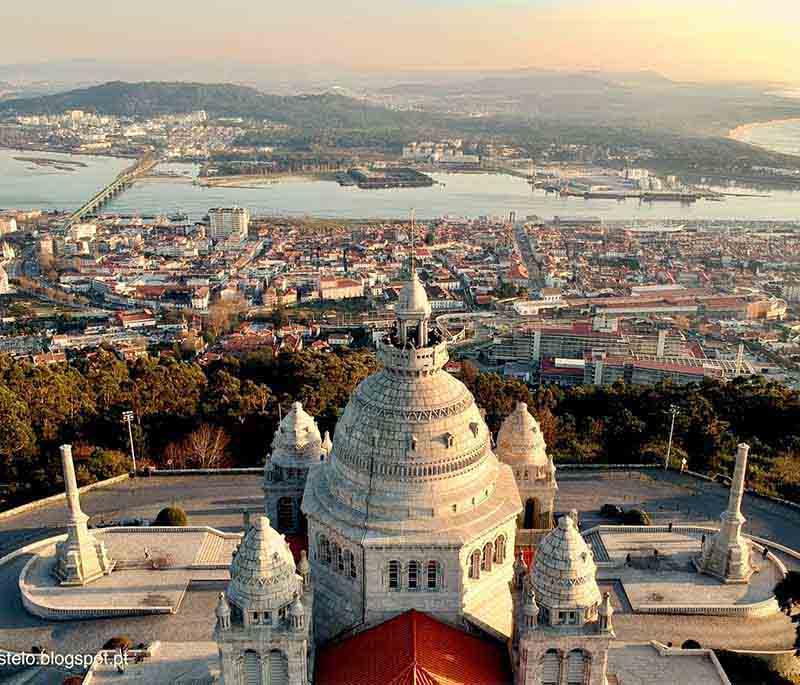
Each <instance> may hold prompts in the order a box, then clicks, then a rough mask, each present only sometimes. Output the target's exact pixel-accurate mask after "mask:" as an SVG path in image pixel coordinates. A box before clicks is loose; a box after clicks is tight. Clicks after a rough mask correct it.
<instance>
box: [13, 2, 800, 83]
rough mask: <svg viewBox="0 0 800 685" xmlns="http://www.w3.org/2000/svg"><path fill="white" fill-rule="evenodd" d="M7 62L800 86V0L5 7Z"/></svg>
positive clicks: (33, 4)
mask: <svg viewBox="0 0 800 685" xmlns="http://www.w3.org/2000/svg"><path fill="white" fill-rule="evenodd" d="M0 26H2V27H3V28H4V29H5V30H4V31H3V32H2V41H0V63H5V64H11V63H21V62H30V61H42V60H50V59H63V58H99V59H109V60H114V61H121V60H122V61H129V60H131V61H148V62H151V61H159V60H178V59H193V60H195V59H196V60H204V61H205V60H209V59H212V60H213V59H221V58H224V59H229V60H238V61H246V62H252V63H259V64H261V63H270V64H307V65H324V64H336V65H340V66H346V67H356V68H361V69H374V70H382V69H400V68H402V69H407V68H413V69H416V68H423V69H424V68H434V67H447V68H486V69H490V68H491V69H494V68H518V67H546V68H581V69H589V68H602V69H624V70H631V69H633V70H639V69H656V70H658V71H661V72H662V73H664V74H665V75H667V76H670V77H673V78H679V79H691V80H702V79H717V78H721V79H739V78H746V79H752V78H757V79H768V80H776V81H793V82H800V0H691V1H690V0H293V1H291V2H283V1H281V0H127V1H125V2H123V1H122V0H114V1H113V2H108V0H71V1H68V2H65V1H64V0H28V1H27V2H19V1H16V2H13V1H11V0H8V1H5V2H0Z"/></svg>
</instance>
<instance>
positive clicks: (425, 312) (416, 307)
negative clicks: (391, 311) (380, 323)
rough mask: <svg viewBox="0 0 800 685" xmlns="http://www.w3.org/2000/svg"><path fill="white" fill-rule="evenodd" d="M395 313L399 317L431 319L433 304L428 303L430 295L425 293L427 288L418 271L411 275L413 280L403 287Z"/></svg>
mask: <svg viewBox="0 0 800 685" xmlns="http://www.w3.org/2000/svg"><path fill="white" fill-rule="evenodd" d="M395 312H396V313H397V315H398V316H403V315H405V316H409V315H417V316H423V317H429V316H430V315H431V303H430V302H429V301H428V294H427V293H426V292H425V286H424V285H422V282H421V281H420V280H419V276H417V272H416V271H415V272H413V273H412V274H411V279H410V280H408V281H406V283H405V284H404V285H403V288H402V290H401V291H400V295H399V296H398V298H397V305H396V306H395Z"/></svg>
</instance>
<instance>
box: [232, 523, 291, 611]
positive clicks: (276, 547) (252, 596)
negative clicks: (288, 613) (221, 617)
mask: <svg viewBox="0 0 800 685" xmlns="http://www.w3.org/2000/svg"><path fill="white" fill-rule="evenodd" d="M300 583H301V581H300V578H299V577H298V576H297V574H296V572H295V565H294V558H293V557H292V552H291V551H290V550H289V545H287V544H286V540H284V538H283V536H282V535H280V534H279V533H278V532H277V531H276V530H275V529H274V528H272V527H271V526H270V525H269V519H268V518H267V517H266V516H260V517H259V518H257V519H256V520H255V522H254V524H253V526H252V527H251V528H250V530H248V531H247V533H246V534H245V536H244V540H242V544H241V545H239V549H238V550H237V552H236V556H235V557H234V558H233V562H232V563H231V582H230V583H229V585H228V599H229V600H230V601H231V602H233V603H234V604H235V605H236V606H238V607H239V608H240V609H242V610H244V611H269V610H276V609H279V608H280V607H283V606H286V605H287V604H288V603H289V602H291V600H292V597H293V596H294V595H295V593H296V592H298V591H299V590H300Z"/></svg>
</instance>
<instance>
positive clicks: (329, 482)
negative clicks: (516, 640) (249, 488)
mask: <svg viewBox="0 0 800 685" xmlns="http://www.w3.org/2000/svg"><path fill="white" fill-rule="evenodd" d="M396 319H397V320H396V321H395V325H394V327H393V328H392V330H391V331H390V332H389V333H388V334H387V335H385V337H384V338H383V339H382V340H380V341H378V343H377V357H378V360H379V362H380V363H381V365H382V368H381V369H380V370H379V371H378V372H377V373H374V374H373V375H371V376H369V377H368V378H366V379H365V380H363V381H362V382H361V383H360V384H359V385H358V387H357V388H356V389H355V391H354V392H353V394H352V396H351V397H350V401H349V402H348V404H347V406H346V407H345V409H344V411H343V413H342V415H341V416H340V418H339V420H338V422H337V424H336V431H335V433H334V436H333V447H332V449H331V452H330V455H329V457H328V458H327V459H326V460H325V461H324V462H323V463H321V464H320V465H319V466H318V467H317V468H314V469H310V470H309V472H308V480H307V484H306V488H305V492H304V495H303V505H302V510H303V512H304V513H305V515H306V516H307V519H308V530H309V548H310V555H309V557H310V561H311V564H312V570H313V573H312V576H313V577H314V583H315V586H314V587H315V602H317V600H319V601H318V603H316V604H315V613H314V621H315V630H316V631H317V634H318V635H321V636H323V639H328V638H330V637H333V636H335V635H337V634H339V633H341V632H342V631H343V630H346V629H349V628H352V627H353V626H355V625H359V624H362V623H370V622H375V621H381V620H385V619H386V618H389V617H391V616H393V615H397V614H398V613H402V612H403V611H405V610H407V609H412V608H413V609H417V610H420V611H423V610H424V611H428V612H432V613H433V614H435V615H436V616H437V617H439V618H441V619H442V620H446V621H449V622H452V623H455V624H460V623H461V622H462V621H463V616H465V615H469V616H472V617H474V618H475V619H476V620H478V621H480V623H481V624H482V625H490V626H492V627H493V629H495V630H497V631H498V632H499V633H501V634H504V635H510V634H511V622H510V616H511V594H510V592H509V582H510V581H511V576H512V573H513V569H512V563H511V559H513V555H509V554H507V553H506V550H507V548H509V547H511V545H512V544H513V540H514V535H515V531H516V517H517V515H518V514H519V512H520V511H521V510H522V503H521V501H520V497H519V491H518V489H517V486H516V483H515V481H514V474H513V472H512V471H511V468H510V467H509V466H508V465H506V464H502V463H500V461H498V459H497V457H496V456H495V455H494V453H493V452H492V447H491V434H490V433H489V430H488V428H487V427H486V423H485V422H484V420H483V417H482V416H481V412H480V410H479V409H478V407H477V406H476V404H475V399H474V398H473V396H472V394H471V393H470V392H469V390H468V389H467V388H466V386H465V385H464V384H463V383H462V382H461V381H459V380H458V379H456V378H454V377H453V376H451V375H450V374H449V373H447V371H445V369H444V367H445V364H446V363H447V361H448V359H449V357H448V354H447V346H446V343H445V342H444V341H443V340H442V336H441V335H440V333H439V331H438V330H437V329H436V327H435V326H431V322H430V304H429V303H428V299H427V296H426V294H425V290H424V288H423V286H422V284H421V283H420V282H419V280H418V279H417V277H416V273H415V272H414V270H413V264H412V272H411V279H410V281H409V282H408V283H406V284H405V286H404V288H403V293H402V295H401V298H400V302H399V304H398V306H397V309H396ZM423 569H424V579H423V577H422V576H421V573H422V570H423ZM423 581H424V583H423ZM423 584H424V588H423ZM420 589H425V590H426V591H425V592H419V590H420Z"/></svg>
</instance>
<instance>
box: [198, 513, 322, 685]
mask: <svg viewBox="0 0 800 685" xmlns="http://www.w3.org/2000/svg"><path fill="white" fill-rule="evenodd" d="M310 590H311V589H310V583H309V579H308V577H307V576H306V577H304V576H303V575H302V574H298V573H297V571H296V569H295V563H294V558H293V557H292V553H291V551H290V550H289V547H288V545H287V544H286V541H285V540H284V539H283V536H281V535H280V534H279V533H278V532H277V531H276V530H274V529H273V528H271V527H270V525H269V519H268V518H267V517H266V516H261V517H259V518H258V519H256V522H255V525H253V526H251V527H250V528H249V529H248V530H247V531H246V532H245V536H244V539H243V540H242V543H241V545H239V547H238V549H237V550H236V552H235V553H234V556H233V561H232V563H231V580H230V583H229V584H228V589H227V591H226V592H222V593H220V596H219V601H218V603H217V608H216V611H215V613H216V617H217V623H216V627H215V629H214V639H215V640H216V641H217V645H218V647H219V658H220V664H221V667H222V683H224V685H250V684H251V683H254V684H257V685H259V684H262V683H263V684H264V685H266V684H267V683H280V684H281V685H308V683H309V682H310V680H311V676H310V675H309V674H311V673H312V672H313V662H314V641H313V639H312V637H311V635H312V633H311V617H312V611H313V598H312V592H311V591H310Z"/></svg>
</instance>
